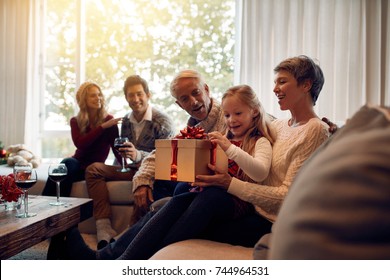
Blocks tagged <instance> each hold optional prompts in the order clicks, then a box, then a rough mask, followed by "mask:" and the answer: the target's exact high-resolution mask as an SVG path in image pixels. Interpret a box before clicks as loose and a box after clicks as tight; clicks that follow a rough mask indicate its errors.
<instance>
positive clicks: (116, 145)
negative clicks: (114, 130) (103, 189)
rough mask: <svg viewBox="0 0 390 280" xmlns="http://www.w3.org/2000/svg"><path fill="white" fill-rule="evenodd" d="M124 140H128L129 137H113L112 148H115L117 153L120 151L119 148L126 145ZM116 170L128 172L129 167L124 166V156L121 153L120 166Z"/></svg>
mask: <svg viewBox="0 0 390 280" xmlns="http://www.w3.org/2000/svg"><path fill="white" fill-rule="evenodd" d="M126 142H129V138H127V137H118V138H115V141H114V148H115V149H117V151H118V152H119V153H121V151H120V150H119V149H120V148H124V147H126V144H125V143H126ZM118 171H119V172H129V169H128V168H126V166H125V157H124V156H123V155H122V168H121V169H118Z"/></svg>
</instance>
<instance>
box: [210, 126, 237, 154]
mask: <svg viewBox="0 0 390 280" xmlns="http://www.w3.org/2000/svg"><path fill="white" fill-rule="evenodd" d="M207 136H208V137H209V139H210V141H211V142H212V143H216V144H218V145H219V146H220V147H221V149H222V150H224V151H226V150H227V149H228V148H229V147H230V145H231V144H232V143H231V142H230V141H229V140H228V139H227V138H226V136H224V135H222V133H220V132H218V131H213V132H209V133H208V134H207Z"/></svg>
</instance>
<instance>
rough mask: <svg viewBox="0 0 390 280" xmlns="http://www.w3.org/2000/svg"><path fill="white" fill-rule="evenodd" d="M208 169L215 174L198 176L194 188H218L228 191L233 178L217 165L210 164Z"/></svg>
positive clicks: (193, 184)
mask: <svg viewBox="0 0 390 280" xmlns="http://www.w3.org/2000/svg"><path fill="white" fill-rule="evenodd" d="M208 167H209V168H210V169H211V170H213V171H214V172H215V174H214V175H197V176H196V182H194V183H192V184H191V185H192V186H193V187H196V186H198V187H207V186H218V187H221V188H223V189H225V190H227V189H228V188H229V186H230V182H231V181H232V177H231V176H230V175H229V174H228V173H227V172H222V171H221V170H219V169H218V168H217V167H216V166H215V165H212V164H208Z"/></svg>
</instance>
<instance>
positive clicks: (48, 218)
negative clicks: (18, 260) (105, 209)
mask: <svg viewBox="0 0 390 280" xmlns="http://www.w3.org/2000/svg"><path fill="white" fill-rule="evenodd" d="M55 200H56V198H55V197H51V196H34V195H29V212H31V213H32V212H34V213H37V215H36V216H35V217H29V218H16V217H15V214H16V211H15V210H14V211H5V210H4V209H3V208H2V209H1V210H0V259H2V260H4V259H8V258H10V257H12V256H13V255H16V254H18V253H20V252H21V251H23V250H25V249H27V248H30V247H32V246H34V245H35V244H38V243H40V242H42V241H44V240H46V239H48V238H50V237H52V236H53V235H56V234H58V233H60V232H62V231H65V230H67V229H69V228H71V227H72V226H75V225H77V224H78V223H80V222H82V221H84V220H86V219H88V218H90V217H91V216H92V209H93V203H92V199H89V198H75V197H62V198H61V200H62V201H64V202H65V203H66V204H65V206H51V205H49V202H50V201H55Z"/></svg>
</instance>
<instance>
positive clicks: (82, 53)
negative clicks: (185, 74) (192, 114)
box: [41, 0, 235, 158]
mask: <svg viewBox="0 0 390 280" xmlns="http://www.w3.org/2000/svg"><path fill="white" fill-rule="evenodd" d="M44 11H45V17H44V18H45V20H44V30H45V32H44V33H45V36H44V41H45V45H44V50H43V53H44V55H43V57H44V73H45V75H44V89H45V90H44V100H45V102H44V105H43V106H42V108H41V110H42V113H43V115H44V118H42V119H43V121H42V124H41V127H42V128H43V129H42V131H41V132H42V135H43V137H42V139H43V140H42V147H45V149H42V157H45V158H48V157H58V158H61V157H64V156H68V155H70V154H72V153H73V151H74V149H75V148H74V145H73V143H72V141H71V138H70V128H69V120H70V118H71V117H72V116H74V115H75V114H77V105H76V103H75V92H76V90H77V87H78V85H79V84H80V83H82V82H84V81H85V80H93V81H95V82H97V83H98V84H99V85H101V87H102V90H103V93H104V95H105V96H106V100H107V104H108V111H109V112H110V113H111V114H113V115H114V116H116V117H120V116H123V115H124V114H125V113H126V112H128V111H129V107H128V104H127V102H126V100H125V98H124V95H123V92H122V88H123V83H124V81H125V79H126V77H127V76H129V75H131V74H139V75H141V76H142V77H143V78H145V79H146V80H147V81H148V82H149V87H150V89H151V92H152V99H151V103H152V104H153V106H156V107H158V108H160V109H162V110H164V111H165V112H167V113H168V114H169V115H170V116H172V118H173V119H174V121H175V122H176V127H177V129H180V128H183V127H184V126H185V122H186V119H187V118H188V116H187V115H186V113H185V112H184V111H183V110H181V109H180V108H179V107H178V106H177V105H176V104H174V102H173V99H172V97H171V96H170V94H169V83H170V81H171V80H172V78H173V76H174V75H175V74H176V73H177V72H178V71H179V70H181V69H186V68H193V69H197V70H198V71H200V72H201V73H202V74H203V75H204V76H205V78H206V80H207V83H208V84H209V87H210V90H211V94H212V96H214V97H216V98H220V96H221V94H222V92H223V91H224V90H226V89H227V88H228V87H229V86H231V85H232V84H233V72H234V70H233V64H234V63H233V57H234V53H233V51H234V30H235V27H234V21H235V20H234V17H235V1H234V0H214V1H209V0H187V1H182V0H159V1H150V0H85V1H81V0H72V1H70V0H46V1H45V6H44Z"/></svg>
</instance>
